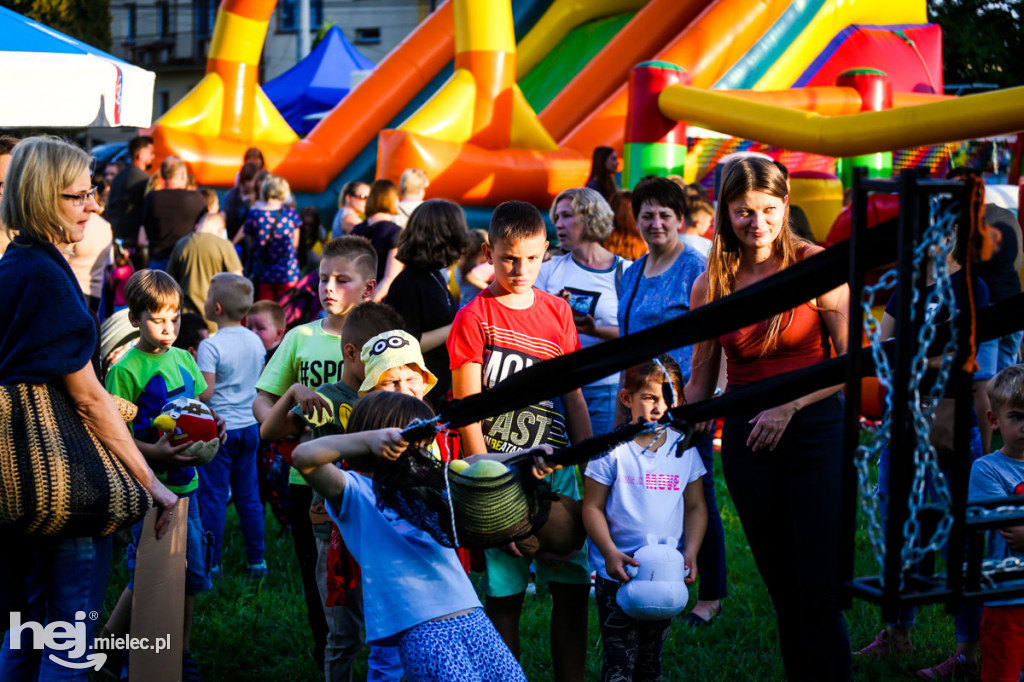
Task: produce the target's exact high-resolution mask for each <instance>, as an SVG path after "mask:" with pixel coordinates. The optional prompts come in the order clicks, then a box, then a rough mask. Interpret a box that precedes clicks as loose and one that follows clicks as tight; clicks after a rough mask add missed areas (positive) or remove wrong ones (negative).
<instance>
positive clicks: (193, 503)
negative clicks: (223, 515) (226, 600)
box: [128, 491, 213, 594]
mask: <svg viewBox="0 0 1024 682" xmlns="http://www.w3.org/2000/svg"><path fill="white" fill-rule="evenodd" d="M179 497H183V498H188V500H189V503H188V541H187V543H186V546H185V594H199V593H200V592H207V591H209V590H211V589H213V582H211V580H210V568H211V566H210V561H211V559H212V557H211V554H212V552H213V541H212V539H213V534H212V533H210V532H209V531H205V530H203V522H202V519H201V518H200V516H199V503H198V501H197V500H196V493H195V491H192V492H190V493H185V494H183V495H179ZM141 535H142V522H141V521H139V522H138V523H136V524H135V525H134V526H132V541H131V543H130V544H129V545H128V570H129V571H131V573H132V579H131V580H130V581H129V582H128V589H129V590H132V589H134V587H135V552H136V551H137V550H138V547H139V537H141Z"/></svg>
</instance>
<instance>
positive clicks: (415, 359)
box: [359, 329, 437, 396]
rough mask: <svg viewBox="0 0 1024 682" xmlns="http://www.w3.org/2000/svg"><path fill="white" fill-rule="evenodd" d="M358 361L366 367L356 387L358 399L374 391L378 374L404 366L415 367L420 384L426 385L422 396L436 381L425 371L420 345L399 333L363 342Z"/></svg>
mask: <svg viewBox="0 0 1024 682" xmlns="http://www.w3.org/2000/svg"><path fill="white" fill-rule="evenodd" d="M359 359H360V360H362V361H363V365H364V366H365V367H366V378H365V379H364V380H363V385H362V386H360V387H359V395H361V396H363V395H366V394H367V393H369V392H370V391H372V390H373V389H374V387H375V386H376V385H377V384H378V382H380V375H381V374H383V373H384V372H386V371H388V370H389V369H394V368H396V367H403V366H405V365H415V367H416V369H417V370H419V372H420V374H422V375H423V383H424V384H425V385H426V389H425V390H424V391H423V392H424V393H428V392H429V391H430V389H432V388H433V387H434V385H435V384H437V377H436V376H434V375H433V373H432V372H431V371H430V370H429V369H427V363H426V362H424V361H423V353H421V352H420V342H419V341H417V340H416V338H415V337H414V336H412V335H411V334H407V333H406V332H404V331H402V330H401V329H392V330H391V331H387V332H383V333H381V334H377V336H375V337H373V338H372V339H370V340H369V341H367V342H366V343H365V344H364V345H363V349H362V351H360V353H359Z"/></svg>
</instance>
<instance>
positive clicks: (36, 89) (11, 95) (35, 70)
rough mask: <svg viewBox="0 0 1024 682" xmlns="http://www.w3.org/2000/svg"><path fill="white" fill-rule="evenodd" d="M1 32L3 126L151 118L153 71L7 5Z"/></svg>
mask: <svg viewBox="0 0 1024 682" xmlns="http://www.w3.org/2000/svg"><path fill="white" fill-rule="evenodd" d="M0 36H2V39H0V92H3V93H4V96H3V97H0V126H3V127H12V128H13V127H25V126H30V127H34V126H43V127H86V126H136V127H146V126H148V125H150V124H151V123H152V114H153V81H154V74H153V73H152V72H150V71H146V70H145V69H140V68H139V67H137V66H133V65H131V64H129V63H128V62H125V61H122V60H120V59H118V58H117V57H114V56H112V55H109V54H107V53H106V52H102V51H101V50H97V49H96V48H94V47H91V46H90V45H87V44H85V43H83V42H81V41H80V40H75V39H74V38H71V37H69V36H66V35H64V34H63V33H60V32H58V31H55V30H53V29H52V28H49V27H47V26H44V25H43V24H40V23H39V22H36V21H32V20H31V19H29V18H27V17H24V16H22V15H20V14H18V13H17V12H13V11H11V10H9V9H7V8H5V7H0Z"/></svg>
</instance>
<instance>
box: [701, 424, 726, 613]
mask: <svg viewBox="0 0 1024 682" xmlns="http://www.w3.org/2000/svg"><path fill="white" fill-rule="evenodd" d="M697 452H698V453H700V461H701V463H702V464H703V465H704V468H705V469H706V470H707V473H706V474H704V476H703V480H702V485H703V488H704V502H705V504H706V505H707V508H708V527H707V530H705V531H704V542H702V543H701V546H700V551H699V552H697V577H698V578H700V580H699V581H698V583H697V598H698V599H701V600H704V601H717V600H719V599H725V596H726V568H725V530H724V529H723V528H722V516H721V514H719V513H718V503H717V501H716V500H715V454H714V453H715V442H714V436H712V434H710V433H708V434H706V435H704V436H702V437H701V438H700V439H699V440H698V441H697Z"/></svg>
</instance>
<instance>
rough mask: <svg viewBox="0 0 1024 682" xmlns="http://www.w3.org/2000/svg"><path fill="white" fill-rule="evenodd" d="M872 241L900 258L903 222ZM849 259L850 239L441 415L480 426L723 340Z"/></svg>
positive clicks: (833, 274) (798, 297)
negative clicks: (662, 356)
mask: <svg viewBox="0 0 1024 682" xmlns="http://www.w3.org/2000/svg"><path fill="white" fill-rule="evenodd" d="M865 241H866V242H867V244H866V245H865V247H864V252H865V253H866V254H867V258H866V259H865V260H866V261H867V262H866V263H865V267H867V268H875V267H880V266H882V265H886V264H888V263H891V262H893V261H894V260H895V257H896V223H895V222H892V223H889V224H882V225H878V226H877V227H875V228H872V229H871V230H868V231H867V233H866V235H865ZM849 258H850V245H849V241H844V242H840V243H839V244H836V245H835V246H832V247H830V248H828V249H826V250H825V251H823V252H821V253H818V254H815V255H813V256H811V257H810V258H807V259H805V260H803V261H800V262H799V263H796V264H795V265H793V266H792V267H789V268H786V269H785V270H783V271H781V272H778V273H776V274H775V275H772V276H771V277H769V278H767V279H764V280H762V281H761V282H759V283H758V285H757V286H756V287H744V288H743V289H740V290H739V291H736V292H734V293H732V294H730V295H729V296H726V297H724V298H721V299H718V300H716V301H712V302H711V303H708V304H707V305H704V306H701V307H700V308H697V309H696V310H691V311H688V312H686V313H683V314H682V315H679V316H677V317H674V318H672V319H670V320H667V321H665V322H662V323H661V324H658V325H655V326H653V327H649V328H647V329H644V330H642V331H639V332H636V333H634V334H629V335H623V336H622V337H620V338H617V339H611V340H608V341H605V342H604V343H599V344H597V345H594V346H590V347H588V348H583V349H581V350H579V351H576V352H574V353H569V354H567V355H562V356H559V357H556V358H552V359H551V360H545V361H544V362H539V363H537V364H535V365H533V366H532V367H527V368H526V369H523V370H522V371H520V372H517V373H515V374H513V375H511V376H509V377H508V378H506V379H505V380H504V381H502V382H500V383H499V384H498V385H497V386H495V387H494V388H492V389H490V390H488V391H485V392H483V393H478V394H475V395H471V396H468V397H466V398H464V399H462V400H459V401H456V402H453V403H452V404H451V405H449V407H448V408H447V409H445V410H442V413H441V415H440V416H441V420H442V421H443V422H447V423H448V424H449V425H450V426H452V427H455V428H457V427H459V426H465V425H466V424H472V423H473V422H478V421H481V420H482V419H484V418H485V417H489V416H491V415H495V414H500V413H502V412H507V411H509V410H513V409H518V408H520V407H523V406H525V405H530V404H533V403H536V402H540V401H542V400H548V399H550V398H553V397H554V396H559V395H564V394H565V393H568V392H569V391H572V390H574V389H576V388H578V387H580V386H585V385H586V384H589V383H593V382H594V381H597V380H598V379H601V378H603V377H606V376H609V375H610V374H614V373H615V372H619V371H622V370H623V369H626V368H627V367H631V366H632V365H635V364H637V363H638V362H643V361H644V360H647V359H649V358H652V357H655V356H657V355H658V354H659V353H664V352H665V351H667V350H670V349H672V348H678V347H680V346H688V345H692V344H694V343H699V342H701V341H706V340H707V339H711V338H716V337H718V336H721V335H722V334H724V333H726V332H729V331H731V330H733V329H738V328H741V327H745V326H748V325H751V324H754V323H756V322H759V321H761V320H764V319H767V318H770V317H771V316H772V315H775V314H777V313H779V312H782V311H785V310H790V309H792V308H793V307H794V306H797V305H800V304H801V303H804V302H805V301H808V300H810V299H812V298H814V297H815V296H820V295H821V294H824V293H826V292H828V291H831V290H832V289H835V288H836V287H838V286H841V285H842V284H843V283H845V281H846V272H847V268H846V264H847V263H848V262H849ZM641 272H642V271H641Z"/></svg>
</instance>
